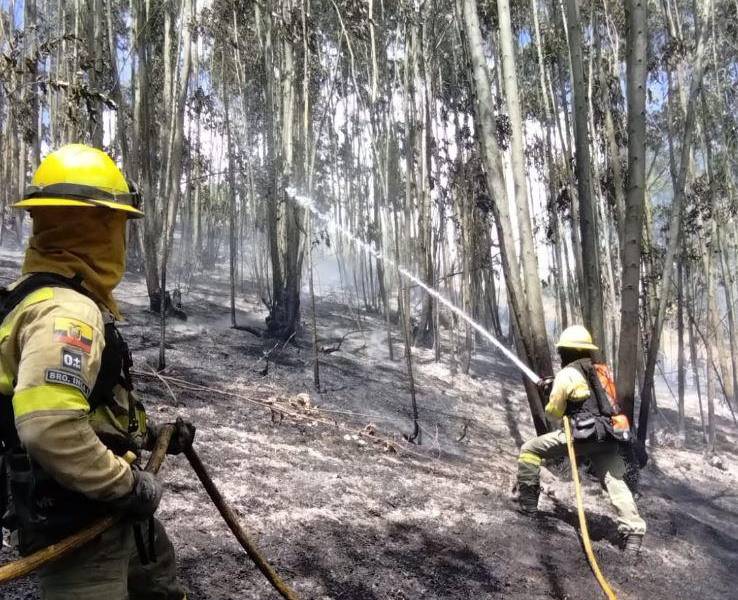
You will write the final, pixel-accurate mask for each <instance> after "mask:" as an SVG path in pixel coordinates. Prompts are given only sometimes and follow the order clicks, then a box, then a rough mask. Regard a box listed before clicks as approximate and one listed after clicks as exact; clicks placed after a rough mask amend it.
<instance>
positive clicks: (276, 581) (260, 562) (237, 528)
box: [185, 446, 298, 600]
mask: <svg viewBox="0 0 738 600" xmlns="http://www.w3.org/2000/svg"><path fill="white" fill-rule="evenodd" d="M185 456H186V457H187V460H188V461H190V465H191V466H192V469H193V470H194V471H195V473H196V474H197V477H198V479H199V480H200V482H201V483H202V485H203V487H204V488H205V491H206V492H207V493H208V496H210V499H211V500H212V501H213V504H215V506H216V508H217V509H218V511H219V512H220V516H221V517H223V520H224V521H225V522H226V525H228V528H229V529H230V530H231V532H232V533H233V535H234V536H235V537H236V539H237V540H238V541H239V543H240V544H241V546H243V549H244V550H246V554H248V555H249V558H250V559H251V560H252V561H253V562H254V564H255V565H256V566H257V567H258V569H259V570H260V571H261V572H262V574H263V575H264V577H266V578H267V580H268V581H269V583H271V584H272V587H273V588H274V589H275V590H277V592H279V594H280V595H281V596H282V597H283V598H286V600H298V598H297V595H296V594H295V592H293V591H292V590H291V589H290V587H289V586H288V585H287V584H286V583H285V582H284V581H282V579H281V578H280V576H279V575H278V574H277V573H276V571H275V570H274V569H273V568H272V567H271V565H270V564H269V563H268V562H267V561H266V559H265V558H264V557H263V556H262V555H261V553H260V552H259V550H258V549H257V548H256V546H255V545H254V543H253V542H252V541H251V540H250V539H249V536H248V534H247V533H246V531H245V530H244V528H243V527H241V524H240V523H239V522H238V517H237V516H236V513H235V512H234V511H233V509H232V508H231V507H230V506H229V505H228V503H227V502H226V501H225V498H223V496H222V494H221V493H220V491H219V490H218V488H217V487H215V483H213V480H212V479H211V478H210V475H209V474H208V472H207V469H206V468H205V465H203V464H202V461H201V460H200V457H199V456H198V455H197V452H195V449H194V448H193V447H192V446H190V447H189V448H187V449H185Z"/></svg>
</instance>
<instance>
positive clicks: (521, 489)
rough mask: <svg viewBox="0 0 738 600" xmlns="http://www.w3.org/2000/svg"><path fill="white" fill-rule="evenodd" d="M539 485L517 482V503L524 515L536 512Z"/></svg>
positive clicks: (539, 491)
mask: <svg viewBox="0 0 738 600" xmlns="http://www.w3.org/2000/svg"><path fill="white" fill-rule="evenodd" d="M540 493H541V487H540V486H538V485H530V484H527V483H518V504H519V505H520V512H522V513H523V514H526V515H534V514H536V513H537V512H538V495H539V494H540Z"/></svg>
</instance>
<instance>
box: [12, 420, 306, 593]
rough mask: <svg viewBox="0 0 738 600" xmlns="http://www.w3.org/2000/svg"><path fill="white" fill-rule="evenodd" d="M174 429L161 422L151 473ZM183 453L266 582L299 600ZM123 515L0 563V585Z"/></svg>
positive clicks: (197, 464) (193, 457) (201, 469)
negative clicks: (25, 554)
mask: <svg viewBox="0 0 738 600" xmlns="http://www.w3.org/2000/svg"><path fill="white" fill-rule="evenodd" d="M173 433H174V426H173V425H164V426H163V427H162V428H161V432H160V433H159V437H158V438H157V440H156V445H155V447H154V450H153V451H152V452H151V457H150V458H149V462H148V463H146V470H147V471H149V472H151V473H155V474H156V473H158V472H159V468H160V467H161V464H162V462H163V461H164V456H165V455H166V451H167V448H168V447H169V440H170V439H171V437H172V434H173ZM185 455H186V456H187V459H188V460H189V462H190V465H191V466H192V468H193V469H194V470H195V473H196V474H197V477H198V478H199V479H200V481H201V482H202V484H203V486H204V487H205V490H206V491H207V493H208V495H209V496H210V498H211V500H212V501H213V503H214V504H215V506H216V507H217V508H218V511H219V512H220V514H221V516H222V517H223V519H224V520H225V522H226V523H227V524H228V527H229V528H230V529H231V531H232V532H233V534H234V535H235V536H236V538H237V539H238V541H239V542H240V544H241V546H243V548H244V550H246V553H247V554H248V556H249V558H251V560H252V561H254V563H255V564H256V566H257V567H258V568H259V570H260V571H261V572H262V574H263V575H264V576H265V577H266V578H267V579H268V580H269V583H270V584H271V585H272V587H274V589H275V590H276V591H277V592H279V594H280V595H281V596H282V597H283V598H285V599H286V600H298V598H297V595H296V594H295V592H294V591H292V590H291V589H290V588H289V586H288V585H287V584H286V583H285V582H284V581H283V580H282V579H281V578H280V577H279V575H277V573H276V572H275V571H274V569H273V568H272V567H271V565H269V563H267V561H266V559H264V557H263V556H262V555H261V553H260V552H259V551H258V549H257V548H256V546H255V545H254V543H253V542H252V541H251V540H250V539H249V536H248V535H247V533H246V531H245V530H244V529H243V528H242V527H241V525H240V524H239V523H238V518H237V517H236V513H235V512H234V511H233V509H232V508H231V507H230V506H229V505H228V504H227V503H226V501H225V499H224V498H223V496H222V495H221V493H220V492H219V491H218V489H217V488H216V487H215V484H214V483H213V480H212V479H210V476H209V475H208V472H207V470H206V469H205V466H204V465H203V464H202V462H201V461H200V458H199V457H198V455H197V453H196V452H195V450H194V448H192V447H190V448H188V449H187V450H185ZM123 458H124V459H125V460H126V461H127V462H128V463H129V464H130V463H132V462H133V461H134V460H135V459H136V455H135V454H133V453H132V452H127V453H126V455H125V456H124V457H123ZM121 519H122V516H120V515H112V516H109V517H103V518H102V519H99V520H98V521H95V522H94V523H93V524H92V525H90V526H89V527H86V528H85V529H83V530H82V531H79V532H78V533H75V534H73V535H70V536H69V537H67V538H65V539H63V540H61V541H60V542H57V543H56V544H52V545H51V546H48V547H46V548H42V549H41V550H38V551H37V552H34V553H33V554H30V555H28V556H25V557H23V558H21V559H19V560H16V561H13V562H12V563H8V564H6V565H3V566H1V567H0V585H3V584H6V583H8V582H10V581H13V580H15V579H19V578H20V577H24V576H25V575H28V574H30V573H31V572H33V571H35V570H36V569H38V568H40V567H42V566H43V565H45V564H48V563H50V562H52V561H56V560H59V559H60V558H63V557H65V556H68V555H69V554H70V553H72V552H74V551H75V550H77V549H79V548H81V547H82V546H84V545H85V544H87V543H89V542H91V541H92V540H94V539H95V538H96V537H97V536H99V535H100V534H102V533H104V532H105V531H107V530H108V529H110V528H111V527H113V525H115V524H116V523H118V522H119V521H120V520H121Z"/></svg>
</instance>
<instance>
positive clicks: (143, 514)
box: [112, 467, 164, 521]
mask: <svg viewBox="0 0 738 600" xmlns="http://www.w3.org/2000/svg"><path fill="white" fill-rule="evenodd" d="M132 471H133V489H132V490H131V491H130V492H129V493H128V494H127V495H125V496H123V497H122V498H118V499H117V500H113V502H112V504H113V506H114V507H115V509H116V510H118V511H120V512H122V513H124V514H125V515H127V516H129V517H131V518H133V519H135V520H137V521H138V520H143V519H145V518H147V517H150V516H151V515H153V514H154V513H155V512H156V509H157V507H158V506H159V502H160V501H161V495H162V492H163V491H164V487H163V486H162V484H161V482H160V481H159V480H158V479H157V478H156V477H155V476H154V474H153V473H149V472H147V471H141V470H140V469H137V468H135V467H134V468H132Z"/></svg>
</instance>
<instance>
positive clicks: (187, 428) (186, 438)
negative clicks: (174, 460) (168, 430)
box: [167, 417, 196, 454]
mask: <svg viewBox="0 0 738 600" xmlns="http://www.w3.org/2000/svg"><path fill="white" fill-rule="evenodd" d="M195 429H196V428H195V426H194V425H193V424H192V423H190V422H189V421H185V420H183V419H182V417H177V420H176V422H175V423H174V433H173V434H172V439H171V441H170V442H169V447H168V448H167V454H180V453H182V452H184V451H185V450H187V448H189V447H190V446H192V442H193V441H195Z"/></svg>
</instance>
